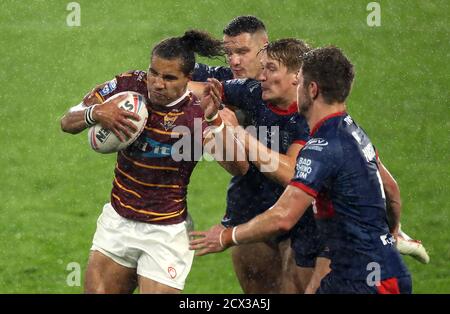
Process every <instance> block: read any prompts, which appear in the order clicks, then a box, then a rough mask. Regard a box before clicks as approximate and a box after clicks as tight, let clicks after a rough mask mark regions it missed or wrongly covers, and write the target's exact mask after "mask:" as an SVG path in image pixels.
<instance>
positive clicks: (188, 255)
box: [91, 203, 194, 290]
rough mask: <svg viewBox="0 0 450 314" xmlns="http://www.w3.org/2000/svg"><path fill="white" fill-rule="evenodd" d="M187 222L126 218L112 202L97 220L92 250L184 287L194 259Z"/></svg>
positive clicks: (160, 279) (155, 278)
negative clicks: (172, 222) (156, 222)
mask: <svg viewBox="0 0 450 314" xmlns="http://www.w3.org/2000/svg"><path fill="white" fill-rule="evenodd" d="M186 225H187V222H186V221H184V222H182V223H178V224H173V225H156V224H149V223H144V222H139V221H134V220H130V219H126V218H123V217H122V216H120V215H119V214H118V213H117V212H116V211H115V210H114V208H113V207H112V206H111V204H110V203H108V204H105V206H104V207H103V212H102V214H101V215H100V217H99V218H98V220H97V230H96V232H95V235H94V239H93V241H92V242H93V245H92V248H91V250H96V251H99V252H101V253H103V254H105V255H106V256H108V257H110V258H111V259H112V260H114V261H115V262H116V263H118V264H120V265H122V266H125V267H128V268H135V269H136V272H137V274H138V275H140V276H143V277H146V278H149V279H151V280H154V281H157V282H160V283H162V284H165V285H167V286H170V287H173V288H176V289H180V290H182V289H183V288H184V282H185V281H186V277H187V275H188V274H189V271H190V270H191V266H192V261H193V259H194V251H191V250H189V237H188V234H187V229H186Z"/></svg>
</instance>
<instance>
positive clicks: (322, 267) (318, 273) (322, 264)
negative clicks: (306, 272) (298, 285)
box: [305, 257, 331, 294]
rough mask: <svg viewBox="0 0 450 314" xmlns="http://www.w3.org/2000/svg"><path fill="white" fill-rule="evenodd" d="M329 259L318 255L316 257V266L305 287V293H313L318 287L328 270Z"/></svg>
mask: <svg viewBox="0 0 450 314" xmlns="http://www.w3.org/2000/svg"><path fill="white" fill-rule="evenodd" d="M330 262H331V261H330V260H329V259H328V258H325V257H318V258H317V259H316V267H314V273H313V275H312V278H311V281H310V282H309V284H308V287H307V288H306V291H305V294H314V293H316V291H317V289H318V288H319V287H320V281H321V280H322V278H323V277H325V276H326V275H327V274H328V273H329V272H330V271H331V269H330Z"/></svg>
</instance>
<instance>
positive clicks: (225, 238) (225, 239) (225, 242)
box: [219, 228, 233, 249]
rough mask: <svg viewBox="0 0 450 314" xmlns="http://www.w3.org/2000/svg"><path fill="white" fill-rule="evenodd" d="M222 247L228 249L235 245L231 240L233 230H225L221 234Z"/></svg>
mask: <svg viewBox="0 0 450 314" xmlns="http://www.w3.org/2000/svg"><path fill="white" fill-rule="evenodd" d="M219 243H220V247H222V248H224V249H226V248H229V247H230V246H232V245H233V240H232V238H231V229H230V228H225V229H223V230H222V231H221V232H220V235H219Z"/></svg>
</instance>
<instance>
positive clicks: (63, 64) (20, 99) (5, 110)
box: [0, 0, 450, 293]
mask: <svg viewBox="0 0 450 314" xmlns="http://www.w3.org/2000/svg"><path fill="white" fill-rule="evenodd" d="M68 2H69V1H67V2H64V1H30V0H28V1H12V0H6V1H5V0H3V1H1V2H0V39H1V44H0V56H1V58H0V81H1V87H0V88H1V93H0V102H1V106H0V118H1V124H0V139H1V143H2V146H1V147H2V151H1V153H0V178H1V179H2V184H1V186H0V195H1V202H0V214H1V216H2V219H0V230H1V231H0V252H1V254H0V292H1V293H79V292H81V291H82V287H80V286H77V285H75V286H71V285H68V283H67V276H68V275H69V274H70V272H71V271H72V270H73V269H72V268H70V269H69V270H68V269H67V266H68V264H69V263H71V262H75V263H78V264H79V265H80V269H81V272H83V271H84V269H85V265H86V261H87V256H88V250H89V248H90V245H91V240H92V235H93V233H94V230H95V224H96V219H97V217H98V215H99V214H100V212H101V208H102V206H103V204H104V203H105V202H106V201H108V198H109V192H110V188H111V182H112V175H113V167H114V163H115V157H114V156H103V155H99V154H96V153H94V152H93V151H91V150H90V148H89V147H88V144H87V138H86V134H81V135H78V136H70V135H68V134H63V133H62V132H61V131H60V129H59V119H60V117H61V116H62V114H63V113H64V112H65V111H66V110H67V108H69V107H70V106H72V105H74V104H77V103H78V102H79V101H80V99H81V98H82V96H83V95H84V94H85V93H86V92H87V91H89V90H90V89H91V88H92V87H93V86H94V85H95V84H97V83H100V82H103V81H105V80H108V79H110V78H111V77H112V76H113V75H115V74H117V73H120V72H122V71H125V70H129V69H146V68H147V66H148V62H149V52H150V48H151V47H152V45H153V44H155V43H156V42H158V41H159V40H161V39H163V38H165V37H168V36H178V35H181V34H182V33H183V32H184V31H185V30H186V29H188V28H200V29H205V30H208V31H210V32H211V33H213V34H214V35H216V36H217V37H220V36H221V30H222V28H223V26H224V25H225V24H226V23H227V22H228V21H229V20H231V19H232V18H233V17H235V16H237V15H243V14H253V15H256V16H258V17H260V18H261V19H262V20H263V21H264V22H265V23H266V26H267V27H268V29H269V33H270V37H271V39H278V38H283V37H297V38H302V39H305V40H306V41H308V42H310V43H311V44H312V45H314V46H320V45H327V44H334V45H336V46H339V47H341V48H342V49H343V50H344V51H345V53H346V54H347V55H348V56H349V57H350V59H351V60H352V61H353V63H354V64H355V67H356V73H357V74H356V81H355V84H354V88H353V92H352V95H351V97H350V99H349V100H348V106H349V112H350V113H351V115H352V116H353V117H354V118H355V120H356V121H358V123H359V124H360V125H362V126H363V127H364V128H365V130H366V131H367V132H368V134H369V136H370V137H371V139H372V141H373V143H374V144H375V145H376V146H377V148H378V149H379V151H380V154H381V158H382V160H383V161H384V163H385V164H386V166H387V167H388V168H389V169H390V170H391V172H392V173H393V175H394V176H395V177H396V179H397V180H398V182H399V184H400V188H401V190H402V198H403V208H404V209H403V218H402V223H403V227H404V230H405V231H406V232H407V233H408V234H410V235H412V236H414V237H416V238H419V239H421V240H422V241H423V242H424V244H425V246H426V247H427V248H428V250H429V253H430V256H431V263H430V264H429V265H421V264H419V263H418V262H416V261H414V260H412V259H411V258H409V257H405V261H406V263H407V264H408V266H409V269H410V271H411V273H412V276H413V283H414V288H413V289H414V292H415V293H449V292H450V267H449V260H450V241H449V240H450V231H449V227H448V225H449V210H450V206H449V204H450V193H449V185H450V179H449V169H450V162H449V161H450V160H449V153H450V149H449V148H450V147H449V135H450V134H449V133H450V132H449V131H450V122H449V121H450V115H449V113H450V112H449V109H450V106H449V99H450V98H449V89H448V87H449V76H448V73H449V72H450V69H449V62H448V57H449V55H448V51H449V50H450V45H449V42H448V37H449V23H448V17H447V15H446V13H447V12H449V11H450V5H449V2H448V1H433V2H428V1H408V2H401V1H379V2H380V4H381V26H380V27H369V26H368V25H367V22H366V19H367V15H368V14H369V12H368V11H367V10H366V6H367V4H368V3H369V1H337V0H333V1H323V0H320V1H319V0H311V1H299V0H292V1H288V0H285V1H253V0H251V1H245V2H244V1H237V0H233V1H226V2H219V1H208V0H203V1H183V2H176V1H157V0H155V1H144V0H141V1H133V2H131V1H130V2H126V1H78V3H79V4H80V8H81V25H80V26H79V27H69V26H68V25H67V23H66V19H67V15H68V14H69V13H70V12H69V11H67V10H66V6H67V3H68ZM225 6H226V7H225ZM203 61H205V60H203ZM211 63H214V64H220V61H218V60H215V61H214V62H211ZM228 180H229V176H228V175H227V174H226V173H225V172H224V171H223V170H221V169H220V168H219V167H218V166H217V165H215V164H214V163H211V162H202V163H200V164H199V165H198V166H197V168H196V170H194V175H193V177H192V180H191V185H190V187H189V196H188V201H189V210H190V212H191V214H192V216H193V217H194V220H195V222H196V226H197V228H198V229H205V228H207V227H209V226H210V225H212V224H214V223H217V222H218V221H219V220H220V218H221V217H222V215H223V212H224V206H225V194H226V186H227V183H228ZM81 280H83V278H81ZM185 292H186V293H240V292H241V289H240V288H239V285H238V283H237V280H236V278H235V275H234V273H233V271H232V267H231V262H230V257H229V254H228V252H226V253H222V254H216V255H211V256H206V257H202V258H196V260H195V261H194V266H193V269H192V272H191V274H190V276H189V277H188V280H187V283H186V289H185Z"/></svg>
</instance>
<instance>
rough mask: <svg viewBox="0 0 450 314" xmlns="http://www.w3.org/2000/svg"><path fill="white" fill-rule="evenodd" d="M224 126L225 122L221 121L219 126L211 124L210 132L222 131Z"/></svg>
mask: <svg viewBox="0 0 450 314" xmlns="http://www.w3.org/2000/svg"><path fill="white" fill-rule="evenodd" d="M224 127H225V124H224V123H223V121H222V122H221V123H220V125H219V126H213V127H211V128H210V129H211V133H213V134H217V133H220V132H222V130H223V128H224Z"/></svg>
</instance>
